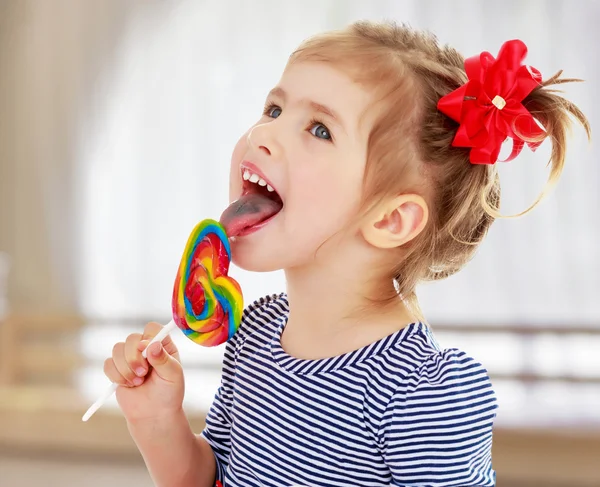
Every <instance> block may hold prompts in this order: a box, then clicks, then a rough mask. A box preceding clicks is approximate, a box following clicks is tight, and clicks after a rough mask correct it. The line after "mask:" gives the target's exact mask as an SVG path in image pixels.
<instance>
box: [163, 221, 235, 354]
mask: <svg viewBox="0 0 600 487" xmlns="http://www.w3.org/2000/svg"><path fill="white" fill-rule="evenodd" d="M229 262H231V249H230V247H229V241H228V240H227V235H226V234H225V229H224V228H223V227H222V226H221V224H220V223H217V222H216V221H214V220H204V221H202V222H200V223H199V224H198V225H197V226H196V228H194V230H193V232H192V234H191V235H190V238H189V239H188V243H187V245H186V247H185V250H184V252H183V257H182V258H181V264H180V265H179V270H178V271H177V277H176V278H175V286H174V288H173V306H172V307H173V320H174V322H175V323H176V324H177V326H178V327H179V328H180V329H181V331H183V333H184V334H185V335H186V336H187V337H188V338H189V339H190V340H192V341H194V342H196V343H198V344H200V345H204V346H205V347H212V346H215V345H220V344H221V343H224V342H226V341H227V340H228V339H229V338H231V337H232V336H233V335H234V334H235V332H236V331H237V329H238V327H239V325H240V321H241V318H242V309H243V302H242V301H243V300H242V290H241V289H240V285H239V284H238V283H237V282H236V281H235V280H234V279H232V278H231V277H229V276H228V275H227V272H228V271H229Z"/></svg>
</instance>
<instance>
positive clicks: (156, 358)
mask: <svg viewBox="0 0 600 487" xmlns="http://www.w3.org/2000/svg"><path fill="white" fill-rule="evenodd" d="M148 362H149V363H150V365H151V366H152V367H153V368H154V372H156V373H157V374H158V376H159V377H160V378H161V379H163V380H165V381H168V382H178V381H181V380H183V370H182V368H181V364H180V363H179V362H178V361H177V360H175V358H173V357H172V356H171V355H169V353H167V351H166V350H165V347H164V346H163V345H162V344H160V343H153V344H152V345H150V347H149V348H148Z"/></svg>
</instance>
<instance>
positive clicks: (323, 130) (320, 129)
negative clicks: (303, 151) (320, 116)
mask: <svg viewBox="0 0 600 487" xmlns="http://www.w3.org/2000/svg"><path fill="white" fill-rule="evenodd" d="M310 133H311V134H313V135H314V136H315V137H317V138H318V139H323V140H331V133H330V132H329V129H328V128H327V127H325V125H323V124H322V123H319V122H313V124H312V127H311V129H310Z"/></svg>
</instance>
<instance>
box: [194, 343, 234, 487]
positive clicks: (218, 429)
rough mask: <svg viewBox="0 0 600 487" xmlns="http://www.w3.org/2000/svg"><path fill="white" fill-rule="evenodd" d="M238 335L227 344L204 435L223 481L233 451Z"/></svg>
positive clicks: (219, 477)
mask: <svg viewBox="0 0 600 487" xmlns="http://www.w3.org/2000/svg"><path fill="white" fill-rule="evenodd" d="M236 338H237V336H234V337H233V338H232V339H231V340H229V341H228V342H227V344H226V345H225V354H224V358H223V370H222V374H221V384H220V386H219V389H218V390H217V393H216V394H215V397H214V400H213V403H212V405H211V407H210V409H209V411H208V414H207V416H206V426H205V428H204V430H203V431H202V433H201V434H202V436H203V437H204V439H205V440H206V441H207V442H208V444H209V445H210V446H211V448H212V450H213V453H214V455H215V460H216V463H217V480H218V481H221V482H223V481H224V479H225V472H226V471H227V466H228V464H229V454H230V452H231V423H232V417H231V414H232V413H231V406H232V403H233V383H234V377H235V363H236V354H237V351H236V349H237V345H236V344H237V339H236Z"/></svg>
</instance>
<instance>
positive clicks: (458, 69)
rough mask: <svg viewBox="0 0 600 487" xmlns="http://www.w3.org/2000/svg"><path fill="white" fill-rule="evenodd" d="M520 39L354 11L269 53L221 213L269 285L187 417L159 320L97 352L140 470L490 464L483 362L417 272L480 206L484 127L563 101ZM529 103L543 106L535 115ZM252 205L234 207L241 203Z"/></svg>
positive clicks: (555, 112)
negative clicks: (363, 17)
mask: <svg viewBox="0 0 600 487" xmlns="http://www.w3.org/2000/svg"><path fill="white" fill-rule="evenodd" d="M525 54H526V49H525V46H524V44H523V43H521V42H520V41H509V42H507V43H506V44H504V45H503V46H502V48H501V51H500V53H499V54H498V57H497V59H494V58H493V57H492V55H491V54H489V53H483V54H482V55H481V56H475V57H473V58H470V59H467V60H466V61H465V60H464V59H463V58H462V57H461V55H460V54H459V53H458V52H456V51H455V50H453V49H451V48H449V47H441V46H440V45H438V43H437V42H436V40H435V38H434V37H432V36H430V35H428V34H426V33H422V32H418V31H415V30H412V29H410V28H407V27H401V26H397V25H394V24H387V23H385V24H379V23H370V22H359V23H356V24H353V25H351V26H349V27H348V28H346V29H344V30H342V31H336V32H329V33H325V34H321V35H318V36H316V37H313V38H311V39H309V40H307V41H306V42H304V43H303V44H302V46H301V47H300V48H299V49H298V50H297V51H295V52H294V53H293V54H292V56H291V57H290V59H289V63H288V65H287V66H286V68H285V70H284V72H283V75H282V77H281V80H280V81H279V83H278V85H277V86H276V87H275V88H273V90H271V92H270V94H269V96H268V98H267V103H266V106H265V110H264V113H263V115H262V117H261V118H260V119H259V120H258V122H257V123H256V124H255V125H254V126H253V127H251V128H250V130H249V131H248V132H247V133H246V134H244V135H243V136H242V138H241V139H240V141H239V142H238V144H237V146H236V147H235V150H234V152H233V157H232V162H231V173H230V181H231V184H230V196H231V199H232V200H233V201H234V203H233V204H232V206H231V207H230V208H229V209H227V210H226V211H225V213H224V214H223V217H222V222H223V223H224V225H226V228H227V230H228V233H229V235H231V236H234V238H232V249H233V259H234V262H235V263H236V264H237V265H238V266H240V267H242V268H244V269H249V270H253V271H272V270H276V269H284V270H285V275H286V281H287V293H286V294H279V295H273V296H268V297H266V298H263V299H260V300H258V301H256V302H255V303H253V304H251V305H250V306H249V307H248V308H247V309H246V311H245V313H244V317H243V320H242V324H241V326H240V329H239V331H238V333H237V334H236V335H235V336H234V337H233V338H232V339H231V340H230V341H229V342H228V343H227V346H226V351H225V361H224V367H223V377H222V383H221V386H220V388H219V390H218V392H217V394H216V396H215V399H214V403H213V405H212V407H211V409H210V411H209V413H208V417H207V419H206V429H205V430H204V431H203V432H202V434H201V435H198V436H196V435H194V434H193V433H192V431H191V429H190V426H189V424H188V421H187V419H186V416H185V414H184V412H183V410H182V401H183V396H184V381H183V373H182V368H181V365H180V364H179V356H178V353H177V350H176V348H175V346H174V344H173V342H172V341H171V340H170V339H168V338H167V339H165V340H164V341H163V342H162V344H160V343H157V344H155V345H153V346H152V347H151V348H150V353H149V355H148V361H146V360H144V359H143V358H142V356H141V350H143V349H144V347H145V345H146V344H147V343H148V340H150V339H151V338H152V337H153V336H154V335H156V333H157V332H158V331H159V330H160V325H157V324H154V323H150V324H148V325H147V327H146V329H145V331H144V333H143V335H140V334H133V335H130V336H129V337H128V338H127V340H126V341H125V342H124V343H118V344H117V345H116V346H115V348H114V351H113V356H112V358H110V359H108V360H107V361H106V364H105V373H106V375H107V376H108V377H109V379H111V380H112V381H113V382H117V383H119V384H120V385H122V386H124V387H119V389H118V391H117V399H118V401H119V404H120V407H121V408H122V410H123V413H124V415H125V417H126V419H127V424H128V426H129V430H130V432H131V435H132V436H133V438H134V440H135V442H136V444H137V445H138V447H139V449H140V451H141V453H142V455H143V457H144V459H145V461H146V464H147V466H148V469H149V471H150V473H151V475H152V477H153V479H154V481H155V482H156V484H157V485H159V486H169V487H175V486H205V487H209V486H210V487H212V486H214V485H215V482H217V484H219V483H221V484H222V485H224V486H225V487H254V486H256V487H258V486H265V487H266V486H269V487H275V486H278V487H279V486H290V485H298V484H300V485H307V486H312V487H319V486H323V487H324V486H327V487H331V486H344V487H347V486H361V487H367V486H370V487H376V486H377V487H379V486H387V485H396V486H420V487H424V486H460V487H468V486H493V485H494V484H495V472H494V470H493V469H492V462H491V447H492V427H493V420H494V417H495V414H496V407H497V406H496V399H495V396H494V392H493V390H492V386H491V384H490V381H489V378H488V376H487V373H486V370H485V369H484V367H483V366H482V365H480V364H479V363H477V362H476V361H475V360H473V359H472V358H471V357H469V356H467V355H466V354H465V353H463V352H462V351H460V350H456V349H448V350H441V349H440V348H439V346H438V345H437V344H436V341H435V339H434V337H433V335H432V333H431V330H430V329H429V327H428V326H427V325H426V324H425V323H424V319H423V318H422V317H421V316H420V311H419V307H418V304H417V299H416V296H415V287H416V286H417V284H418V283H419V282H421V281H425V280H437V279H442V278H445V277H447V276H449V275H451V274H454V273H455V272H457V271H458V270H459V269H461V268H462V267H463V266H464V265H465V263H466V262H467V261H468V260H469V259H470V258H471V257H472V255H473V253H474V252H475V250H476V249H477V246H478V245H479V243H480V242H481V241H482V239H483V237H484V235H485V234H486V232H487V230H488V228H489V227H490V225H491V223H492V222H493V221H494V218H495V217H497V216H498V211H499V201H500V186H499V180H498V175H497V172H496V166H495V165H494V163H495V162H497V160H498V157H499V151H500V145H501V143H502V142H503V141H504V140H505V139H507V138H510V139H512V143H513V153H512V154H511V158H512V157H514V156H515V155H516V154H518V152H519V151H520V150H521V149H522V148H523V145H524V144H527V145H529V146H530V147H531V148H535V147H537V145H539V144H540V143H541V141H542V140H543V139H544V138H546V137H547V138H549V139H550V140H551V142H552V144H553V146H552V157H551V173H550V182H551V183H552V182H554V181H556V179H557V178H558V176H559V174H560V172H561V170H562V167H563V164H564V162H565V142H566V133H567V129H568V126H569V121H570V116H574V117H575V118H576V119H577V120H579V121H580V122H581V123H582V124H583V125H584V127H585V129H586V130H587V131H588V135H589V126H588V124H587V121H586V119H585V117H584V116H583V114H582V113H581V112H580V111H579V110H578V109H577V108H576V107H575V106H574V105H572V104H571V103H569V102H568V101H566V100H564V99H563V98H561V97H559V96H558V95H556V93H555V92H554V91H553V90H551V89H549V88H548V86H549V85H553V84H559V83H563V82H565V81H572V80H565V79H562V78H560V73H559V75H557V76H554V77H552V78H550V79H549V80H547V81H544V82H542V79H541V76H540V74H539V72H538V71H537V70H535V69H534V68H530V67H527V66H522V64H521V62H522V60H523V58H524V57H525ZM532 117H535V119H537V120H538V121H539V122H540V124H541V125H542V126H543V130H542V128H541V127H540V125H539V124H537V123H536V122H535V121H534V119H533V118H532ZM241 207H244V208H252V211H250V212H249V213H245V214H242V213H243V212H240V211H239V209H240V208H241Z"/></svg>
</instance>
